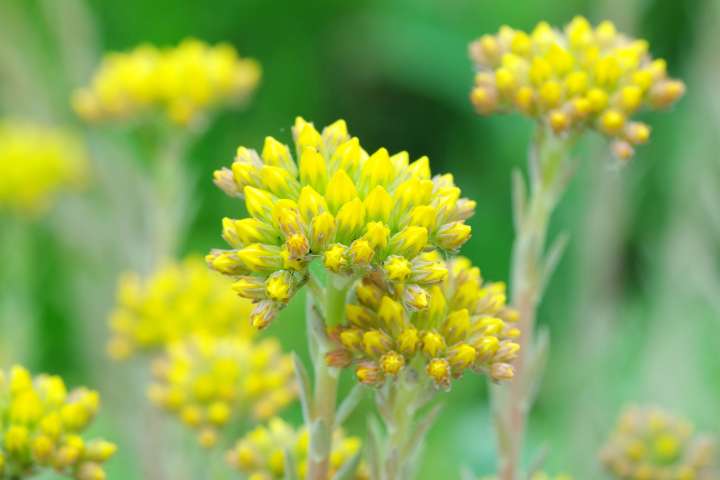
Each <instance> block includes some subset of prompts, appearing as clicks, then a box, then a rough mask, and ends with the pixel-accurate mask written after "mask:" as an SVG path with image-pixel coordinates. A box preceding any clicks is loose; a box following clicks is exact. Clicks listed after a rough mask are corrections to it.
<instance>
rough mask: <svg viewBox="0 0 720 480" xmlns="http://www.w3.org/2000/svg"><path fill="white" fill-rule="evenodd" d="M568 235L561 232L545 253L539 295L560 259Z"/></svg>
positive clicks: (568, 238) (568, 237)
mask: <svg viewBox="0 0 720 480" xmlns="http://www.w3.org/2000/svg"><path fill="white" fill-rule="evenodd" d="M569 240H570V235H568V234H567V233H561V234H560V235H559V236H558V237H557V238H556V239H555V241H554V242H553V243H552V245H551V246H550V249H549V250H548V253H547V255H546V256H545V262H544V264H543V269H542V276H541V278H540V296H542V293H543V291H544V290H545V287H546V286H547V284H548V282H549V281H550V277H552V274H553V273H554V272H555V268H557V266H558V263H560V259H561V258H562V255H563V253H564V252H565V248H566V247H567V244H568V241H569Z"/></svg>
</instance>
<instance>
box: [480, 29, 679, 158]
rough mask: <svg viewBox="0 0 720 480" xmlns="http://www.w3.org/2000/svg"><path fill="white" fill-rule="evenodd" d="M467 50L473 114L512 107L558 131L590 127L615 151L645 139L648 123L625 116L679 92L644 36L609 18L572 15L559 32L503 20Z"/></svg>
mask: <svg viewBox="0 0 720 480" xmlns="http://www.w3.org/2000/svg"><path fill="white" fill-rule="evenodd" d="M470 56H471V58H472V60H473V61H474V62H475V66H476V68H477V72H478V73H477V74H476V76H475V87H474V88H473V90H472V93H471V95H470V98H471V100H472V102H473V104H474V105H475V107H476V109H477V110H478V112H479V113H482V114H484V115H489V114H492V113H495V112H507V111H519V112H521V113H523V114H525V115H527V116H529V117H531V118H535V119H537V120H539V121H542V122H544V123H547V124H548V125H549V127H550V128H551V129H552V130H554V131H555V133H557V134H561V133H564V132H569V131H580V130H582V129H584V128H593V129H595V130H597V131H599V132H601V133H603V134H604V135H606V136H607V137H609V138H610V139H612V141H613V142H612V149H613V152H614V153H615V154H616V155H617V156H619V157H620V158H629V157H630V156H632V155H633V153H634V150H633V145H637V144H642V143H645V142H647V141H648V139H649V138H650V127H649V126H648V125H646V124H644V123H642V122H636V121H631V118H632V115H633V114H635V113H636V112H637V111H639V110H641V109H644V108H649V109H659V108H664V107H668V106H670V105H672V104H673V103H674V102H675V101H676V100H677V99H678V98H680V97H681V96H682V95H683V93H684V92H685V85H684V84H683V82H681V81H679V80H674V79H671V78H669V77H668V76H667V71H666V63H665V61H664V60H661V59H655V60H654V59H653V58H652V57H651V56H650V54H649V53H648V43H647V42H646V41H645V40H638V39H634V38H630V37H628V36H625V35H623V34H620V33H618V32H617V31H616V29H615V26H614V25H613V24H612V22H609V21H604V22H602V23H600V24H599V25H598V26H597V27H595V28H593V27H592V25H590V23H589V22H588V21H587V20H586V19H585V18H583V17H576V18H574V19H573V20H572V21H571V22H570V23H569V24H568V25H567V26H565V28H564V30H562V31H560V30H557V29H554V28H552V27H551V26H550V25H548V24H547V23H545V22H540V23H539V24H538V25H537V26H536V27H535V28H534V29H533V31H532V32H530V33H526V32H523V31H521V30H514V29H512V28H510V27H507V26H504V27H502V28H501V29H500V31H499V33H498V34H497V35H484V36H482V37H481V38H480V39H478V40H476V41H475V42H473V43H472V44H471V46H470Z"/></svg>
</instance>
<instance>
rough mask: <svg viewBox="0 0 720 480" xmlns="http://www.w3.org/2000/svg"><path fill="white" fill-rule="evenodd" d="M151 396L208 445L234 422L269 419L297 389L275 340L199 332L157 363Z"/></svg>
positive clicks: (289, 361) (287, 360) (288, 360)
mask: <svg viewBox="0 0 720 480" xmlns="http://www.w3.org/2000/svg"><path fill="white" fill-rule="evenodd" d="M153 373H154V376H155V381H154V382H153V384H152V385H151V386H150V389H149V391H148V395H149V397H150V400H151V401H152V402H153V403H154V404H156V405H157V406H159V407H161V408H163V409H164V410H166V411H168V412H171V413H172V414H173V415H175V416H177V417H178V418H179V419H180V420H181V421H182V422H183V423H184V424H186V425H187V426H189V427H190V428H193V429H195V430H197V432H198V441H199V442H200V444H201V445H202V446H204V447H212V446H214V445H215V444H216V442H217V440H218V437H219V432H220V430H221V429H222V428H223V427H225V426H226V425H228V424H230V423H231V422H238V421H242V420H243V419H247V418H252V419H255V420H263V419H267V418H269V417H271V416H273V415H275V414H276V413H277V412H278V411H279V410H280V409H282V408H283V407H285V406H286V405H288V404H289V403H290V402H292V401H293V400H294V399H295V397H296V394H297V389H296V385H295V377H294V370H293V364H292V359H291V357H290V356H289V355H286V354H283V353H282V351H281V348H280V344H279V343H278V342H277V340H275V339H266V340H262V341H259V342H253V341H251V340H250V339H248V338H245V337H222V338H218V337H211V336H202V335H196V336H193V337H191V338H188V339H186V340H184V341H181V342H178V343H176V344H173V345H171V346H169V347H168V350H167V354H166V355H165V356H163V357H160V358H158V359H157V360H156V361H155V362H154V363H153Z"/></svg>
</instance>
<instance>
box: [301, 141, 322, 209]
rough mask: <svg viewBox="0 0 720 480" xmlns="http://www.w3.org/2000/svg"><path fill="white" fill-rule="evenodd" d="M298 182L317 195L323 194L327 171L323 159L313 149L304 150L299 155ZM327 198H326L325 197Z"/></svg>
mask: <svg viewBox="0 0 720 480" xmlns="http://www.w3.org/2000/svg"><path fill="white" fill-rule="evenodd" d="M299 170H300V181H301V182H302V183H303V184H304V185H308V186H310V187H312V188H313V189H314V190H316V191H317V192H319V193H324V192H325V187H326V186H327V183H328V171H327V164H326V162H325V158H324V157H323V156H322V155H321V154H320V153H319V152H318V151H317V150H315V149H314V148H305V149H304V150H302V155H300V164H299ZM326 198H327V197H326Z"/></svg>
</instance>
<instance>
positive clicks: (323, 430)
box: [308, 418, 331, 462]
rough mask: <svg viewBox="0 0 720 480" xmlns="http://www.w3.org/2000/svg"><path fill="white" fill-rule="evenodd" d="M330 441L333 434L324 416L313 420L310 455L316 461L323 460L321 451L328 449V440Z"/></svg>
mask: <svg viewBox="0 0 720 480" xmlns="http://www.w3.org/2000/svg"><path fill="white" fill-rule="evenodd" d="M330 441H331V436H330V435H329V429H328V426H327V424H326V423H325V421H324V420H323V419H322V418H318V419H316V420H313V422H312V423H311V424H310V451H309V452H308V457H309V458H310V459H311V460H312V461H314V462H319V461H320V460H322V459H323V456H322V453H320V452H326V451H328V447H329V445H328V442H330Z"/></svg>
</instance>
